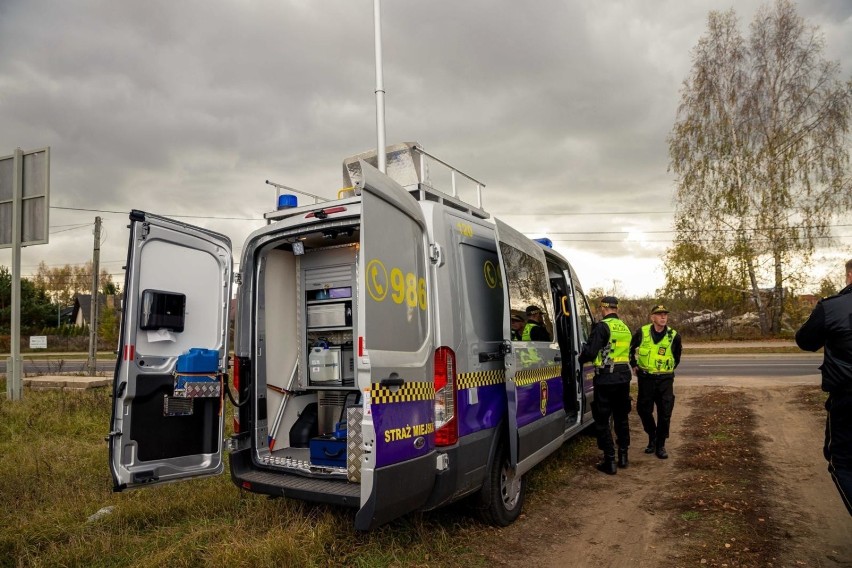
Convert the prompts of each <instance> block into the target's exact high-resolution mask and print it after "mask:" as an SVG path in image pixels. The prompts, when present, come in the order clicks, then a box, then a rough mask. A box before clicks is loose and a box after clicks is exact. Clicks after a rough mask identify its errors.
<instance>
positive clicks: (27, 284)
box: [0, 266, 56, 334]
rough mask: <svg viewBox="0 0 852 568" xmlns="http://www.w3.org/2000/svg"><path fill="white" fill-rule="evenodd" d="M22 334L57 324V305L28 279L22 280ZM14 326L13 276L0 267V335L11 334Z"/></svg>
mask: <svg viewBox="0 0 852 568" xmlns="http://www.w3.org/2000/svg"><path fill="white" fill-rule="evenodd" d="M20 305H21V333H22V334H29V333H33V332H39V331H40V330H41V329H42V328H44V327H45V326H49V325H51V324H54V323H56V305H55V304H53V303H52V302H51V300H50V298H49V297H48V295H47V293H46V292H45V291H44V289H42V288H38V287H37V286H36V285H35V284H34V283H33V282H31V281H30V280H28V279H26V278H22V279H21V298H20ZM11 324H12V274H11V272H10V271H9V269H8V268H6V267H5V266H0V333H10V331H11Z"/></svg>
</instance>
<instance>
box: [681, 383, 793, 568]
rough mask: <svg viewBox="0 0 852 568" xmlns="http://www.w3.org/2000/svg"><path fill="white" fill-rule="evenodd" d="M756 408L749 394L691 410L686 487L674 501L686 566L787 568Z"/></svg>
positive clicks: (718, 393) (707, 400)
mask: <svg viewBox="0 0 852 568" xmlns="http://www.w3.org/2000/svg"><path fill="white" fill-rule="evenodd" d="M752 403H753V400H752V399H751V398H750V396H748V395H744V394H743V393H742V392H725V391H723V390H714V391H712V392H711V393H710V394H709V395H707V396H705V397H702V398H701V399H700V401H699V402H696V403H693V404H692V405H691V408H690V415H689V418H688V419H687V420H686V421H685V422H684V425H685V431H684V433H683V437H684V439H686V440H689V442H688V443H687V444H685V445H684V447H683V448H682V449H681V454H682V455H683V456H684V457H682V458H681V459H680V460H678V462H677V463H678V467H679V468H680V469H681V470H682V471H683V472H684V479H683V481H682V482H681V483H678V486H677V488H673V489H672V491H671V497H672V500H671V501H670V504H671V505H670V506H671V509H672V513H673V514H672V515H671V516H670V521H669V524H670V527H669V528H670V531H671V534H673V535H679V537H680V538H679V544H680V549H679V552H680V554H679V558H678V565H680V566H694V565H704V566H730V567H735V566H737V567H745V566H749V567H765V566H773V565H774V566H780V565H783V562H780V561H779V555H780V554H781V551H780V548H779V546H778V544H777V543H778V542H779V540H778V539H776V538H775V536H777V534H778V532H779V529H778V527H777V526H776V525H775V524H774V522H773V520H772V518H771V517H770V515H769V513H768V511H769V501H768V497H767V495H766V494H765V491H766V487H768V486H769V483H768V479H767V475H768V474H767V473H766V468H765V467H763V466H762V464H761V461H760V455H759V451H758V445H759V440H758V439H757V438H756V436H755V434H754V431H755V424H756V419H755V415H754V413H753V411H752V410H751V408H750V407H749V405H750V404H752Z"/></svg>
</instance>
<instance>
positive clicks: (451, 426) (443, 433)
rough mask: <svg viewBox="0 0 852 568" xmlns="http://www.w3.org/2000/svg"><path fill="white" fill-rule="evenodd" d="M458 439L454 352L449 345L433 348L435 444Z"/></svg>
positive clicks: (440, 444) (454, 441)
mask: <svg viewBox="0 0 852 568" xmlns="http://www.w3.org/2000/svg"><path fill="white" fill-rule="evenodd" d="M458 440H459V423H458V418H457V417H456V354H455V353H453V350H452V349H450V348H449V347H439V348H438V349H436V350H435V445H436V446H450V445H452V444H455V443H456V442H458Z"/></svg>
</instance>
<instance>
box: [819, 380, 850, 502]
mask: <svg viewBox="0 0 852 568" xmlns="http://www.w3.org/2000/svg"><path fill="white" fill-rule="evenodd" d="M825 409H826V410H827V411H828V417H827V418H826V421H825V445H824V446H823V454H824V455H825V459H826V460H828V473H830V474H831V479H832V480H833V481H834V484H835V485H836V486H837V490H838V491H839V492H840V498H841V499H842V500H843V504H844V505H846V509H847V510H848V511H849V514H850V515H852V393H850V392H847V393H831V394H829V395H828V400H826V401H825Z"/></svg>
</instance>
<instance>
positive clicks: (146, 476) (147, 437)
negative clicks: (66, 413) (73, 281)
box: [108, 211, 232, 491]
mask: <svg viewBox="0 0 852 568" xmlns="http://www.w3.org/2000/svg"><path fill="white" fill-rule="evenodd" d="M231 263H232V261H231V242H230V240H229V239H228V237H226V236H224V235H220V234H217V233H213V232H211V231H207V230H206V229H202V228H199V227H193V226H191V225H186V224H183V223H180V222H178V221H173V220H170V219H166V218H164V217H158V216H156V215H151V214H148V213H144V212H142V211H133V212H132V213H131V214H130V244H129V246H128V252H127V266H126V267H125V269H126V274H125V282H124V303H123V314H122V324H121V340H120V344H119V351H118V361H117V363H116V368H115V378H114V382H113V411H112V427H111V431H110V434H109V437H108V442H109V454H110V468H111V470H112V478H113V483H114V488H115V490H116V491H121V490H123V489H126V488H132V487H138V486H142V485H150V484H156V483H162V482H167V481H176V480H180V479H185V478H193V477H200V476H206V475H214V474H218V473H221V472H222V470H223V462H222V432H223V424H224V420H223V414H224V413H223V403H224V399H223V390H224V386H225V385H224V380H225V379H226V375H225V373H227V370H228V363H227V359H228V333H227V329H228V310H229V305H230V298H231V270H232V266H231ZM190 349H194V351H193V352H191V353H189V355H187V356H184V358H182V359H181V365H180V370H181V371H182V372H183V373H182V374H176V370H177V369H178V358H179V356H181V355H182V354H185V353H188V352H189V350H190Z"/></svg>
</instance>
